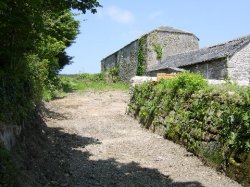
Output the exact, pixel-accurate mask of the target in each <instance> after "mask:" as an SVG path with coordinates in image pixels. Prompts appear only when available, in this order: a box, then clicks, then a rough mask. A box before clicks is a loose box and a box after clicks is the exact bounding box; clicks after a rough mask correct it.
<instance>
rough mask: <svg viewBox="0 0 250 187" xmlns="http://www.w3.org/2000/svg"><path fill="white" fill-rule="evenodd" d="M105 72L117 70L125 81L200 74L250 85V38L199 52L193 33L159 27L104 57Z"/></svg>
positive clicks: (197, 41) (102, 64)
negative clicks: (140, 74) (141, 71)
mask: <svg viewBox="0 0 250 187" xmlns="http://www.w3.org/2000/svg"><path fill="white" fill-rule="evenodd" d="M101 66H102V67H101V69H102V72H104V71H107V70H109V69H112V68H114V67H116V68H117V69H118V72H119V76H120V78H121V79H122V80H124V81H128V80H130V78H132V77H133V76H135V75H138V68H142V67H143V70H144V71H143V75H148V76H156V74H157V73H176V72H180V71H184V70H189V71H191V72H200V73H202V74H203V75H204V77H205V78H206V79H213V80H224V79H230V80H234V81H245V82H247V83H249V82H250V35H248V36H244V37H241V38H237V39H234V40H231V41H228V42H225V43H221V44H218V45H214V46H211V47H207V48H202V49H199V39H198V38H197V37H196V36H195V35H194V34H192V33H189V32H185V31H182V30H178V29H174V28H172V27H159V28H158V29H155V30H153V31H152V32H149V33H147V34H145V35H143V36H142V37H140V38H138V39H136V40H135V41H133V42H131V43H130V44H128V45H126V46H125V47H123V48H122V49H120V50H118V51H116V52H115V53H113V54H111V55H109V56H108V57H106V58H104V59H103V60H102V62H101Z"/></svg>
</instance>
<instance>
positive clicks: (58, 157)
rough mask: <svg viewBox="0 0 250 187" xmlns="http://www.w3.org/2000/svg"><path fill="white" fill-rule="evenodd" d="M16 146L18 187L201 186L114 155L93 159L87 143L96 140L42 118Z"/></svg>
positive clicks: (95, 141)
mask: <svg viewBox="0 0 250 187" xmlns="http://www.w3.org/2000/svg"><path fill="white" fill-rule="evenodd" d="M19 142H21V143H19V144H18V145H17V146H16V148H15V149H14V155H15V156H16V158H15V160H16V162H17V164H18V169H19V177H18V183H19V185H18V186H21V187H22V186H25V187H28V186H32V187H33V186H34V187H35V186H47V187H50V186H51V187H52V186H61V187H63V186H64V187H65V186H70V187H85V186H86V187H95V186H98V187H99V186H105V187H106V186H107V187H116V186H118V187H141V186H145V187H150V186H153V187H163V186H172V187H184V186H185V187H202V186H203V185H202V184H201V183H199V182H197V181H190V182H174V181H173V180H172V179H171V178H170V177H169V176H167V175H163V174H161V173H160V172H159V171H158V170H157V169H152V168H146V167H142V166H140V165H139V164H138V163H136V162H131V163H126V164H124V163H120V162H118V161H116V160H115V159H114V158H111V159H107V160H91V158H90V157H91V153H90V152H89V151H88V150H87V149H84V148H85V147H86V146H87V145H96V146H98V144H101V142H100V141H99V140H97V139H94V138H90V137H82V136H79V135H77V134H70V133H66V132H64V131H63V129H61V128H49V127H48V126H47V125H46V123H45V122H44V121H43V120H42V119H40V121H39V123H38V124H36V125H33V126H30V127H29V128H27V129H26V130H25V132H24V133H23V134H22V136H21V137H20V138H19Z"/></svg>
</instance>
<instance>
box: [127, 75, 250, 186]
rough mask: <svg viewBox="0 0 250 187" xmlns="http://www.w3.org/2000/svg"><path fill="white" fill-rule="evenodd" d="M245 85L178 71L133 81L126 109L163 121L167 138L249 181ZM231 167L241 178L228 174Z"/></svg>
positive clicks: (148, 120)
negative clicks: (212, 83)
mask: <svg viewBox="0 0 250 187" xmlns="http://www.w3.org/2000/svg"><path fill="white" fill-rule="evenodd" d="M249 90H250V89H249V88H242V87H241V88H240V87H239V86H236V85H228V84H226V85H220V86H208V84H207V82H206V81H205V80H203V78H202V76H201V75H199V74H192V73H182V74H179V75H178V76H177V77H176V78H174V79H171V80H161V81H160V82H157V83H144V84H142V85H140V86H136V88H135V89H134V93H133V95H132V97H131V101H130V103H129V113H131V114H133V115H135V116H136V117H139V119H140V121H141V123H142V124H143V125H144V126H145V127H147V128H148V127H151V128H152V129H155V128H157V126H164V128H165V129H166V130H165V137H167V138H168V139H171V140H173V141H175V142H177V143H180V144H183V145H185V146H186V148H187V149H188V150H190V151H192V152H194V153H195V154H197V155H199V156H201V157H203V158H204V159H205V160H206V161H207V162H208V163H210V164H211V165H215V166H217V167H218V168H224V169H225V170H226V171H227V173H228V174H229V175H231V176H232V177H233V178H236V179H237V180H239V181H241V182H243V183H248V184H249V182H250V179H249V177H250V173H249V171H248V170H247V168H248V166H249V163H250V111H249V107H250V103H249V101H250V100H249V98H250V91H249ZM248 155H249V156H248ZM232 167H233V168H235V167H236V168H237V170H239V172H241V173H242V174H241V176H242V177H241V179H239V177H238V178H237V177H236V175H235V173H234V174H230V172H229V171H232ZM238 176H240V175H238Z"/></svg>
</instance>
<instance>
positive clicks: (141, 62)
mask: <svg viewBox="0 0 250 187" xmlns="http://www.w3.org/2000/svg"><path fill="white" fill-rule="evenodd" d="M138 45H139V46H138V56H137V58H138V64H137V70H136V75H138V76H141V75H144V73H145V69H146V67H145V62H146V59H145V52H144V45H145V37H141V38H140V39H139V44H138Z"/></svg>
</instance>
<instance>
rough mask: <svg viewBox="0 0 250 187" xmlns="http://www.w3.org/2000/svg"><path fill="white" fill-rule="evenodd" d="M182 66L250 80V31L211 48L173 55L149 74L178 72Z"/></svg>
mask: <svg viewBox="0 0 250 187" xmlns="http://www.w3.org/2000/svg"><path fill="white" fill-rule="evenodd" d="M173 68H179V69H182V70H183V69H184V70H189V71H191V72H200V73H202V74H203V75H204V77H205V78H206V79H215V80H224V79H230V80H234V81H245V82H248V83H249V81H250V35H248V36H245V37H241V38H238V39H235V40H232V41H228V42H226V43H222V44H218V45H215V46H211V47H208V48H203V49H199V50H194V51H190V52H186V53H181V54H177V55H172V56H169V57H168V58H167V59H166V60H165V61H164V62H162V63H159V64H157V65H155V66H154V67H151V69H148V72H147V74H148V75H150V76H155V75H156V73H163V72H166V73H171V72H175V71H173V70H172V69H173Z"/></svg>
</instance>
